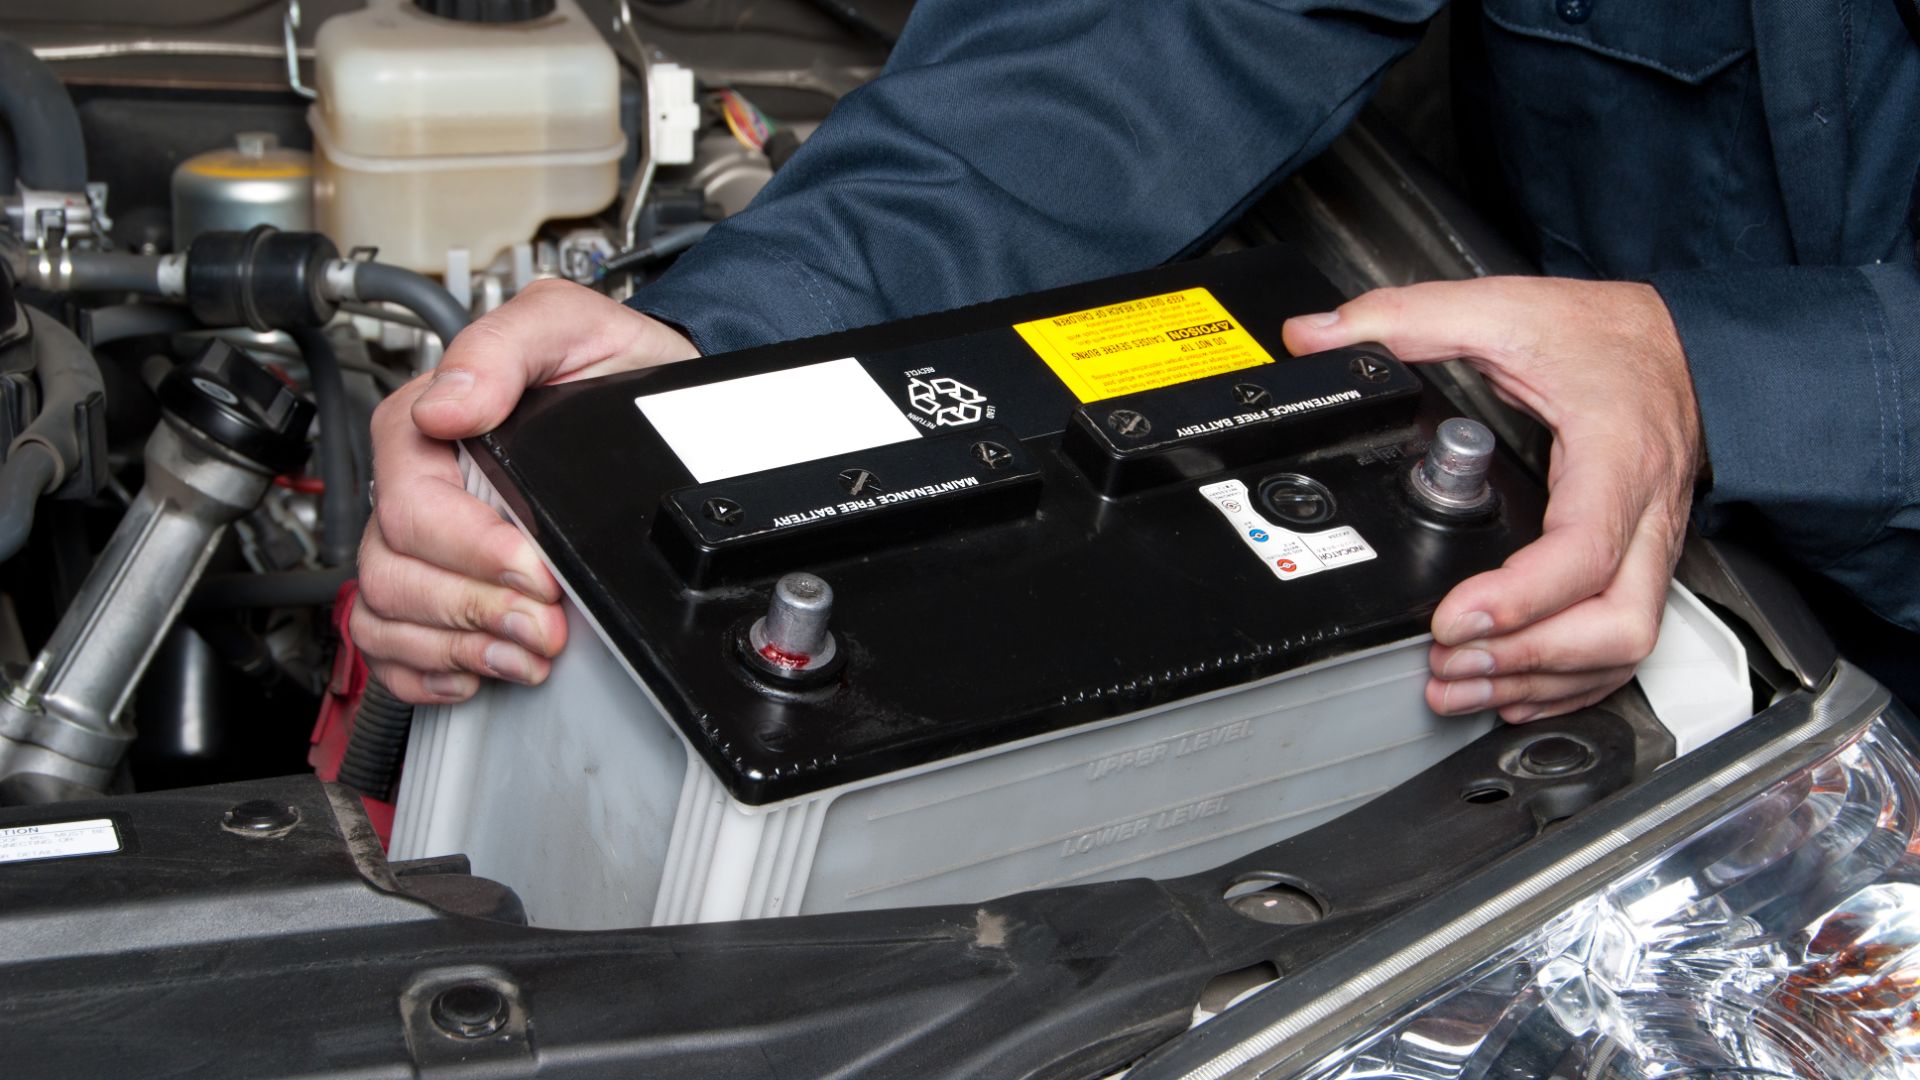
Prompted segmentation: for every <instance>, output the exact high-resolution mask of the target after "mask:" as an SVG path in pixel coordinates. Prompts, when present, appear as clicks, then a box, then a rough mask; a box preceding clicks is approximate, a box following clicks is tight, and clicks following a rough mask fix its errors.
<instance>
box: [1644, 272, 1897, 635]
mask: <svg viewBox="0 0 1920 1080" xmlns="http://www.w3.org/2000/svg"><path fill="white" fill-rule="evenodd" d="M1648 281H1649V282H1650V283H1651V284H1652V285H1653V286H1654V288H1655V289H1657V290H1658V291H1659V292H1660V295H1661V297H1662V298H1663V299H1664V300H1665V301H1666V303H1667V307H1668V310H1670V311H1671V312H1672V313H1673V320H1674V324H1675V326H1676V328H1677V329H1678V330H1679V332H1680V340H1681V344H1682V345H1683V346H1684V347H1685V349H1686V354H1687V363H1688V365H1689V366H1690V367H1691V369H1692V372H1693V385H1694V390H1695V393H1696V394H1697V395H1698V397H1699V399H1700V414H1701V419H1702V422H1703V424H1704V426H1705V428H1706V440H1707V454H1708V460H1709V461H1710V463H1711V465H1712V471H1713V480H1712V484H1711V486H1710V487H1709V488H1708V490H1707V491H1706V492H1704V493H1703V494H1702V495H1701V497H1700V499H1699V504H1698V505H1699V518H1700V524H1701V525H1702V527H1703V529H1705V530H1706V531H1708V532H1709V533H1713V532H1725V533H1733V532H1734V531H1735V530H1737V529H1739V528H1741V527H1742V525H1743V523H1750V522H1753V521H1755V520H1756V519H1757V520H1758V521H1759V522H1761V523H1763V524H1764V525H1765V527H1766V530H1767V532H1768V533H1769V534H1771V537H1770V538H1771V539H1772V540H1773V541H1774V543H1775V544H1777V545H1778V546H1779V547H1780V548H1782V549H1783V554H1785V555H1786V556H1787V557H1788V558H1789V559H1792V560H1795V561H1797V562H1798V563H1800V564H1801V565H1803V566H1805V567H1806V568H1807V569H1810V570H1814V571H1817V572H1818V573H1820V574H1822V575H1824V576H1825V577H1827V578H1828V579H1829V580H1831V581H1833V582H1835V583H1836V584H1838V585H1840V586H1841V587H1843V588H1845V589H1846V590H1848V591H1849V592H1851V593H1853V594H1854V595H1855V596H1856V597H1858V598H1859V599H1860V600H1861V601H1862V602H1864V603H1866V604H1867V606H1868V607H1870V608H1872V609H1873V610H1874V611H1875V613H1877V614H1878V615H1880V616H1881V617H1882V618H1885V619H1886V620H1888V621H1889V622H1893V623H1896V624H1898V625H1901V626H1905V627H1907V628H1909V629H1915V630H1920V273H1916V271H1915V269H1914V268H1913V267H1912V266H1910V265H1890V264H1889V265H1874V266H1867V267H1859V268H1854V267H1781V268H1777V269H1769V270H1748V271H1714V270H1694V271H1678V272H1671V273H1662V274H1655V275H1652V276H1651V277H1650V278H1648Z"/></svg>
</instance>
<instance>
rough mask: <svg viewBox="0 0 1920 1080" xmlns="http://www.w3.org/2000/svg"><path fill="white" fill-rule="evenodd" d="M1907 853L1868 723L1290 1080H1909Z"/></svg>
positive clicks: (1897, 746) (1900, 781)
mask: <svg viewBox="0 0 1920 1080" xmlns="http://www.w3.org/2000/svg"><path fill="white" fill-rule="evenodd" d="M1916 851H1920V767H1917V766H1916V762H1915V759H1914V757H1913V755H1912V754H1911V753H1910V752H1909V751H1908V749H1907V748H1906V746H1905V745H1903V744H1902V743H1901V742H1900V740H1899V739H1898V738H1897V737H1896V736H1894V735H1893V733H1892V732H1891V731H1890V730H1889V729H1888V728H1887V727H1886V726H1885V721H1877V722H1875V723H1874V724H1873V725H1872V726H1870V727H1869V728H1867V729H1866V731H1865V733H1864V734H1863V735H1862V736H1861V737H1860V738H1859V739H1857V740H1856V741H1854V742H1853V743H1852V744H1851V745H1848V746H1847V747H1845V748H1844V749H1843V750H1841V751H1840V753H1838V754H1836V755H1835V756H1833V757H1830V758H1828V759H1826V760H1825V761H1821V762H1819V763H1817V764H1815V765H1813V766H1812V767H1810V768H1808V769H1805V770H1804V771H1802V772H1799V773H1796V774H1794V775H1793V776H1790V777H1788V778H1787V779H1785V780H1782V781H1780V782H1779V783H1778V784H1776V785H1775V786H1774V787H1773V788H1772V789H1770V790H1768V791H1767V792H1766V793H1765V794H1763V795H1761V796H1760V797H1758V798H1756V799H1753V800H1752V801H1751V802H1749V803H1747V804H1746V805H1744V806H1742V807H1740V808H1739V809H1738V810H1736V811H1735V812H1733V813H1732V814H1730V815H1728V816H1727V817H1725V818H1723V819H1721V820H1720V821H1719V822H1717V823H1716V824H1714V825H1713V826H1712V827H1710V828H1708V829H1707V830H1706V831H1704V832H1701V833H1699V834H1697V835H1696V836H1694V837H1693V838H1691V839H1690V840H1687V841H1685V842H1684V843H1682V844H1681V845H1680V846H1679V847H1677V848H1675V849H1674V850H1672V851H1670V852H1668V853H1667V854H1666V855H1665V856H1663V857H1661V858H1660V859H1659V860H1657V861H1655V862H1653V863H1652V864H1650V865H1648V866H1646V867H1645V868H1643V869H1642V870H1640V871H1639V872H1637V873H1635V874H1633V875H1632V876H1630V877H1628V878H1626V879H1624V880H1621V881H1619V882H1617V883H1615V884H1613V885H1612V886H1610V887H1608V888H1606V889H1604V890H1602V891H1601V892H1599V893H1597V894H1595V895H1593V896H1591V897H1589V898H1587V899H1586V900H1584V901H1581V902H1580V903H1578V904H1576V905H1574V906H1573V907H1571V908H1569V909H1568V910H1566V911H1565V912H1563V913H1561V914H1560V915H1558V916H1556V917H1555V918H1553V919H1552V920H1550V921H1549V922H1548V923H1547V924H1546V925H1545V926H1543V927H1541V928H1540V929H1539V930H1537V931H1535V932H1534V933H1531V934H1529V935H1527V936H1526V937H1525V938H1523V939H1521V940H1519V941H1516V942H1515V943H1513V944H1512V945H1511V946H1510V947H1509V948H1507V949H1504V950H1502V951H1501V952H1500V953H1498V954H1497V955H1495V956H1492V957H1489V958H1488V959H1487V960H1486V961H1484V962H1483V963H1481V964H1480V965H1479V966H1478V967H1476V968H1475V969H1473V970H1472V971H1471V972H1469V973H1468V974H1467V975H1466V976H1464V977H1462V978H1460V979H1458V980H1457V981H1456V982H1455V983H1454V984H1453V985H1451V986H1450V987H1448V988H1447V989H1445V990H1443V991H1441V992H1440V993H1439V994H1437V995H1435V996H1433V997H1432V998H1430V999H1429V1000H1428V1001H1427V1002H1426V1003H1424V1004H1423V1005H1420V1006H1417V1007H1415V1008H1413V1009H1410V1010H1408V1011H1407V1012H1406V1013H1405V1014H1404V1015H1403V1016H1401V1017H1400V1018H1398V1019H1397V1020H1395V1021H1393V1022H1390V1023H1389V1024H1388V1025H1387V1026H1386V1027H1385V1028H1384V1029H1382V1030H1379V1031H1377V1032H1376V1033H1375V1034H1374V1035H1372V1036H1370V1037H1368V1038H1367V1039H1366V1040H1365V1041H1364V1042H1361V1043H1359V1044H1358V1045H1355V1046H1352V1047H1350V1048H1348V1049H1346V1050H1344V1051H1342V1052H1340V1053H1338V1054H1336V1055H1334V1056H1333V1057H1332V1058H1331V1059H1328V1060H1325V1061H1323V1062H1322V1063H1321V1064H1320V1065H1319V1066H1318V1067H1316V1068H1314V1069H1313V1070H1311V1071H1310V1072H1308V1073H1306V1074H1305V1075H1308V1076H1312V1077H1316V1078H1321V1077H1324V1078H1335V1077H1338V1078H1342V1080H1348V1078H1353V1080H1357V1078H1359V1077H1406V1078H1409V1080H1411V1078H1420V1080H1427V1078H1436V1080H1437V1078H1441V1077H1446V1078H1449V1080H1460V1078H1466V1077H1482V1076H1485V1077H1510V1076H1555V1077H1581V1078H1588V1077H1595V1078H1597V1077H1618V1078H1621V1080H1626V1078H1640V1077H1648V1078H1652V1077H1668V1076H1729V1077H1731V1076H1756V1075H1757V1076H1790V1077H1822V1078H1826V1077H1869V1076H1875V1077H1877V1076H1886V1077H1895V1076H1912V1075H1915V1074H1916V1073H1920V860H1916V857H1915V852H1916Z"/></svg>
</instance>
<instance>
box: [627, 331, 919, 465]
mask: <svg viewBox="0 0 1920 1080" xmlns="http://www.w3.org/2000/svg"><path fill="white" fill-rule="evenodd" d="M634 404H635V405H638V406H639V407H640V411H641V413H643V414H644V415H645V416H646V418H647V421H648V422H649V423H651V424H652V425H653V429H654V430H655V431H657V432H659V433H660V437H661V438H662V439H665V440H666V442H667V445H668V446H669V447H672V448H673V452H674V455H675V456H677V457H678V458H679V459H680V463H681V464H682V465H685V466H686V467H687V471H688V472H690V473H692V474H693V478H694V480H696V481H698V482H699V483H702V484H705V483H709V482H711V481H714V480H725V479H728V478H729V477H734V476H744V475H746V474H747V473H756V472H761V471H764V470H766V469H777V468H779V467H781V466H782V465H797V464H799V463H800V462H802V461H813V460H814V459H816V458H823V457H832V456H834V455H835V454H846V453H851V452H853V451H855V450H867V449H870V448H872V447H875V446H885V445H887V444H889V443H897V442H906V441H907V440H908V439H917V438H919V437H920V429H919V428H917V427H915V426H914V425H913V424H912V423H911V422H910V421H908V419H907V418H906V417H905V416H903V415H901V413H900V409H899V407H898V406H896V405H895V404H894V403H893V401H892V400H891V399H889V398H888V396H887V392H886V391H885V390H882V389H881V388H880V384H879V383H877V382H875V381H874V379H873V376H872V375H869V374H867V369H866V368H863V367H861V366H860V361H858V360H855V359H853V358H852V357H848V358H847V359H845V360H829V361H827V362H826V363H824V364H808V365H806V366H805V367H797V368H788V369H786V370H785V371H769V372H767V373H765V374H763V375H749V376H747V377H745V378H741V379H729V380H727V381H726V382H716V383H706V384H703V385H701V386H688V387H683V388H681V389H679V390H667V391H663V392H661V393H658V394H643V395H641V396H640V397H637V398H635V399H634Z"/></svg>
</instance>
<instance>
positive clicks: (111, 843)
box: [0, 818, 120, 863]
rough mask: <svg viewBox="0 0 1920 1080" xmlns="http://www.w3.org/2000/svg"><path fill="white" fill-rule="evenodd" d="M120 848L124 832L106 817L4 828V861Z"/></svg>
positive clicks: (0, 857)
mask: <svg viewBox="0 0 1920 1080" xmlns="http://www.w3.org/2000/svg"><path fill="white" fill-rule="evenodd" d="M119 850H120V833H119V831H118V830H116V829H115V828H114V827H113V822H112V821H109V820H108V819H106V818H88V819H87V820H85V821H50V822H48V823H46V824H45V825H16V826H14V827H12V828H7V829H0V863H16V862H36V861H38V860H40V859H70V858H72V857H74V856H75V855H109V854H112V853H113V852H116V851H119Z"/></svg>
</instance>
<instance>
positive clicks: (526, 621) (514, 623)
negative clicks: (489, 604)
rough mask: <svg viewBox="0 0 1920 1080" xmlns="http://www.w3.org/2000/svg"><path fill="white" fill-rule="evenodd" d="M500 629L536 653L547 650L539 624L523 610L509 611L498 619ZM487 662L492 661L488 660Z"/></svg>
mask: <svg viewBox="0 0 1920 1080" xmlns="http://www.w3.org/2000/svg"><path fill="white" fill-rule="evenodd" d="M500 629H501V631H502V632H503V633H505V634H506V635H507V636H508V637H510V638H512V639H513V640H514V641H516V642H518V643H520V644H521V645H524V646H526V647H527V648H529V649H532V650H533V651H534V652H537V653H544V652H546V651H547V648H546V643H545V642H543V641H541V640H540V624H539V623H537V622H535V621H533V616H531V615H528V614H527V613H525V612H523V611H509V612H507V615H506V618H503V619H501V620H500ZM487 662H488V663H489V664H491V663H492V662H493V661H492V660H488V661H487Z"/></svg>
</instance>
